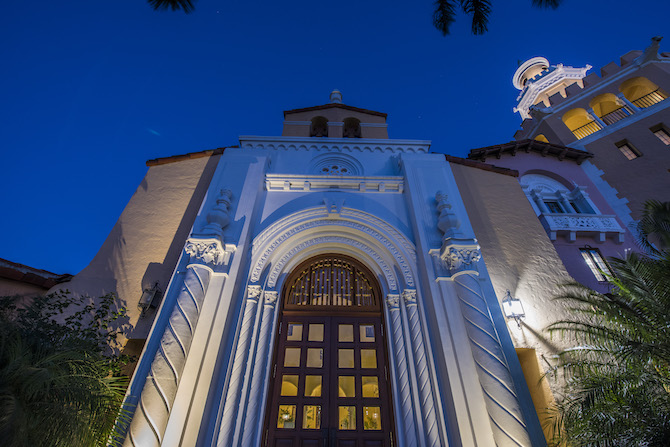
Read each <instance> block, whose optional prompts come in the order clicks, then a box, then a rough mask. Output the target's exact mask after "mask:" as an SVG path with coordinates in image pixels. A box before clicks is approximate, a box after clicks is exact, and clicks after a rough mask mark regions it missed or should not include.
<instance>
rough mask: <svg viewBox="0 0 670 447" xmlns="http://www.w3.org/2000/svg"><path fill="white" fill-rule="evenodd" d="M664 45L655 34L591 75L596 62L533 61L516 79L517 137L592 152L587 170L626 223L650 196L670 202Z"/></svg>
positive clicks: (669, 87)
mask: <svg viewBox="0 0 670 447" xmlns="http://www.w3.org/2000/svg"><path fill="white" fill-rule="evenodd" d="M660 42H661V38H660V37H654V38H653V39H652V42H651V45H650V46H649V47H647V48H646V49H645V50H644V51H630V52H628V53H626V54H624V55H623V56H621V59H620V62H619V63H618V64H617V63H616V62H611V63H609V64H608V65H606V66H604V67H602V68H601V69H600V74H601V75H600V76H598V75H597V74H596V73H591V74H589V75H588V76H587V75H586V72H587V71H588V70H589V69H590V68H591V67H590V66H587V67H584V68H573V67H565V66H563V65H561V64H558V65H556V66H551V65H549V62H548V61H547V60H546V59H544V58H533V59H530V60H528V61H527V62H525V63H524V64H522V65H521V66H520V67H519V69H518V70H517V72H516V73H515V75H514V77H513V84H514V86H515V87H516V88H518V89H519V90H521V93H520V94H519V98H518V100H519V104H518V106H517V107H516V108H515V111H517V112H519V114H520V115H521V117H522V118H523V119H524V121H523V123H522V125H521V127H522V129H521V130H519V131H518V132H517V133H516V134H515V135H514V137H515V139H516V140H517V141H522V140H526V139H535V140H538V141H544V142H549V143H553V144H557V145H561V146H568V147H570V148H574V149H579V150H583V151H586V152H590V153H592V154H593V155H594V157H593V158H592V159H589V160H587V161H586V162H585V163H584V164H583V165H582V168H583V170H584V171H585V172H586V173H587V174H588V175H589V176H590V177H591V179H592V180H593V182H594V183H596V184H597V185H598V187H599V188H600V190H601V193H602V194H603V195H604V196H605V197H606V198H607V200H608V202H609V203H610V205H611V206H612V207H613V208H614V210H615V211H616V213H617V215H618V216H619V217H620V219H622V221H623V222H624V223H625V224H626V225H629V224H631V223H632V222H633V221H635V220H637V219H639V217H640V214H641V210H642V206H643V204H644V202H645V201H646V200H650V199H654V200H660V201H663V200H667V199H668V194H667V191H668V190H670V176H669V175H668V168H670V101H668V100H667V98H668V92H669V91H670V76H669V75H670V53H664V52H660ZM641 179H645V180H646V181H641Z"/></svg>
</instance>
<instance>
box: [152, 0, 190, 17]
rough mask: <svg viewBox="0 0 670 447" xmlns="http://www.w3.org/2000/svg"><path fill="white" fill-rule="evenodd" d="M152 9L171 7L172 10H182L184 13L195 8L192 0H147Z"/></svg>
mask: <svg viewBox="0 0 670 447" xmlns="http://www.w3.org/2000/svg"><path fill="white" fill-rule="evenodd" d="M147 1H148V2H149V4H150V5H151V7H152V8H154V10H156V11H157V10H159V9H172V10H173V11H179V10H182V11H184V12H185V13H186V14H188V13H190V12H193V10H194V9H195V5H194V0H147Z"/></svg>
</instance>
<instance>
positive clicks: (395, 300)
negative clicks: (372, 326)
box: [386, 293, 400, 312]
mask: <svg viewBox="0 0 670 447" xmlns="http://www.w3.org/2000/svg"><path fill="white" fill-rule="evenodd" d="M386 302H387V303H388V306H389V310H390V311H391V312H393V311H394V310H398V309H400V295H398V294H394V293H389V294H388V295H386Z"/></svg>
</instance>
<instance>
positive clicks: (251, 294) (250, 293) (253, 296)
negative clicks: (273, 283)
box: [247, 286, 261, 301]
mask: <svg viewBox="0 0 670 447" xmlns="http://www.w3.org/2000/svg"><path fill="white" fill-rule="evenodd" d="M260 296H261V286H247V299H248V300H252V301H258V297H260Z"/></svg>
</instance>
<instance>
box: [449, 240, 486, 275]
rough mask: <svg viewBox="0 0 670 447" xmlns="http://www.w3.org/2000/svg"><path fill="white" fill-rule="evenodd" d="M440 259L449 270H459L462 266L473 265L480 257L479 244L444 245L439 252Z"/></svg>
mask: <svg viewBox="0 0 670 447" xmlns="http://www.w3.org/2000/svg"><path fill="white" fill-rule="evenodd" d="M441 257H442V261H444V263H445V264H446V267H447V268H448V269H449V270H451V271H454V270H460V269H462V268H467V267H474V266H473V264H475V265H476V264H477V262H478V261H479V259H481V253H480V252H479V246H476V245H475V246H469V247H468V246H466V247H462V246H450V247H446V248H445V249H444V250H443V251H442V253H441Z"/></svg>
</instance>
